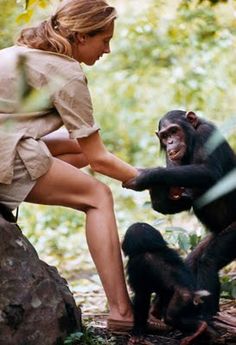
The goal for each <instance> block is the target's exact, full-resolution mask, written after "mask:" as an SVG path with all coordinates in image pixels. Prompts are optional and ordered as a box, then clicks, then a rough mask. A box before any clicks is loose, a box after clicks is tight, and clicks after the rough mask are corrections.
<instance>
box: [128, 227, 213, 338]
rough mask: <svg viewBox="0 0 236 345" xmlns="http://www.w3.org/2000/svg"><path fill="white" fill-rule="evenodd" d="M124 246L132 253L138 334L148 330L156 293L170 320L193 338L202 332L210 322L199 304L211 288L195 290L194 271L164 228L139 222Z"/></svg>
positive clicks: (158, 305)
mask: <svg viewBox="0 0 236 345" xmlns="http://www.w3.org/2000/svg"><path fill="white" fill-rule="evenodd" d="M122 249H123V252H124V254H125V255H126V256H128V262H127V268H126V269H127V275H128V281H129V284H130V286H131V288H132V290H133V292H134V300H133V305H134V329H133V333H134V336H135V337H139V336H141V335H142V334H144V333H145V332H146V327H147V320H148V315H149V310H150V304H151V294H152V293H156V295H157V297H158V298H157V299H156V305H155V306H154V309H158V314H160V316H161V317H163V318H164V320H165V322H166V323H167V324H170V325H172V326H174V327H175V328H178V329H180V330H181V331H183V332H187V333H192V335H191V337H190V338H191V339H190V341H192V339H193V338H195V337H196V336H198V335H199V334H200V333H202V332H203V331H204V330H205V329H206V324H205V323H204V322H203V321H201V320H200V317H199V310H198V306H197V305H198V304H199V303H200V302H201V299H200V296H203V295H207V292H206V291H196V290H195V285H196V284H195V280H194V277H193V276H192V273H191V272H190V270H189V269H188V267H187V266H186V265H185V264H184V262H183V260H182V259H181V257H180V256H179V255H178V254H177V252H176V251H175V250H173V249H171V248H169V247H168V245H167V243H166V241H165V240H164V239H163V237H162V235H161V234H160V232H159V231H158V230H156V229H155V228H153V227H152V226H150V225H149V224H146V223H135V224H133V225H132V226H130V227H129V228H128V230H127V232H126V234H125V237H124V241H123V243H122ZM134 341H135V340H132V344H133V343H135V342H134ZM137 344H138V338H137ZM185 344H186V338H185Z"/></svg>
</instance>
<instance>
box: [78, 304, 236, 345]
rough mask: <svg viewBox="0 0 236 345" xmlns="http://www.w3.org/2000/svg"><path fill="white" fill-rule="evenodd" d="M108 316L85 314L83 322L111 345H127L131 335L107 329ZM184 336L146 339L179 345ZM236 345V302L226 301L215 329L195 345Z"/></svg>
mask: <svg viewBox="0 0 236 345" xmlns="http://www.w3.org/2000/svg"><path fill="white" fill-rule="evenodd" d="M106 316H107V315H106V314H102V315H101V314H97V315H92V314H85V315H83V320H84V323H85V324H86V325H89V327H90V328H91V329H92V331H93V333H94V334H95V335H97V336H100V337H102V338H103V339H104V342H105V343H106V341H107V343H108V344H109V341H110V339H114V340H113V341H114V344H116V345H127V341H128V339H129V337H130V335H129V334H125V335H124V334H122V335H114V334H111V333H110V332H108V330H107V328H106ZM181 338H182V334H181V333H180V332H179V331H176V330H169V331H163V330H162V331H160V332H158V333H156V334H148V335H147V337H146V338H145V339H146V340H147V341H149V343H150V345H179V344H180V340H181ZM223 344H225V345H236V301H235V300H225V301H223V302H222V303H221V308H220V312H219V313H218V315H217V316H216V318H215V321H214V329H211V331H210V332H207V333H206V334H204V335H203V336H201V337H200V338H198V339H197V340H195V341H194V343H193V345H223Z"/></svg>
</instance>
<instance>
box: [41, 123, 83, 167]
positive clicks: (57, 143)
mask: <svg viewBox="0 0 236 345" xmlns="http://www.w3.org/2000/svg"><path fill="white" fill-rule="evenodd" d="M42 139H43V141H44V142H45V144H46V145H47V147H48V148H49V150H50V152H51V154H52V155H53V156H54V157H56V158H59V159H61V160H63V161H65V162H67V163H69V164H71V165H74V166H75V167H77V168H82V167H84V166H86V165H88V161H87V158H86V157H85V155H84V154H83V152H82V151H81V149H80V146H79V144H78V141H77V140H75V139H69V134H68V132H67V131H66V130H65V129H59V130H58V131H55V132H53V133H51V134H49V135H46V136H45V137H43V138H42Z"/></svg>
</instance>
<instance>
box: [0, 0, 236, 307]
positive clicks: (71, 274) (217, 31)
mask: <svg viewBox="0 0 236 345" xmlns="http://www.w3.org/2000/svg"><path fill="white" fill-rule="evenodd" d="M110 3H112V4H114V5H115V6H116V7H117V9H118V13H119V17H118V18H117V20H116V29H115V35H114V38H113V40H112V42H111V48H112V54H109V55H108V56H106V57H104V58H103V59H102V60H101V61H99V62H97V63H96V65H95V66H93V67H92V68H91V67H87V66H84V67H83V68H84V70H85V72H86V75H87V78H88V81H89V87H90V91H91V95H92V100H93V104H94V112H95V118H96V121H97V122H98V123H99V124H100V126H101V135H102V137H103V140H104V142H105V144H106V146H107V147H108V148H109V150H110V151H112V152H113V153H115V154H116V155H117V156H119V157H121V158H122V159H124V160H126V161H127V162H129V163H131V164H133V165H134V166H137V167H151V166H155V165H158V164H159V165H162V164H164V161H163V157H162V156H161V155H160V152H159V146H158V141H157V139H156V136H155V129H156V126H157V121H158V119H159V118H160V117H161V116H162V115H163V114H164V113H165V112H167V111H169V110H173V109H186V110H193V111H195V112H196V113H197V114H199V115H200V116H203V117H204V118H207V119H209V120H213V121H214V122H215V123H216V124H217V125H218V126H219V127H220V128H221V130H222V132H223V134H224V135H225V136H226V138H227V139H228V140H229V142H230V144H231V145H232V146H233V148H234V149H235V150H236V134H235V130H236V50H235V48H236V2H235V1H232V0H228V1H194V0H192V1H187V0H185V1H184V0H182V1H181V0H166V1H162V0H142V1H141V0H139V1H137V0H116V1H115V0H114V1H112V0H111V1H110ZM55 6H56V2H55V1H49V0H28V1H27V2H26V3H25V1H23V0H17V1H15V0H0V48H4V47H7V46H9V45H11V44H13V42H14V40H15V38H16V37H17V34H18V33H19V31H20V29H21V28H22V27H24V26H27V25H33V24H34V23H37V22H38V21H39V20H41V19H44V18H47V16H48V14H49V13H51V11H53V9H54V8H55ZM85 170H86V171H87V172H88V173H92V172H91V171H90V170H89V169H85ZM96 177H97V178H98V179H100V180H102V181H104V182H106V183H107V184H109V186H110V187H111V189H112V191H113V194H114V200H115V210H116V216H117V222H118V226H119V232H120V237H121V238H122V236H123V234H124V232H125V230H126V228H127V227H128V226H129V225H130V224H131V223H133V222H136V221H145V222H148V223H150V224H152V225H154V226H156V227H158V228H159V229H160V230H161V231H162V232H163V234H164V236H165V238H166V239H167V240H168V241H169V243H170V244H171V245H172V246H174V247H175V248H177V249H179V250H180V252H181V254H183V255H185V254H186V253H187V252H188V251H189V250H191V249H192V248H193V247H194V246H195V245H196V244H197V243H198V241H199V240H200V239H201V238H202V236H203V235H204V233H205V230H204V229H203V227H202V225H201V224H199V223H198V221H197V220H196V218H195V217H194V216H193V215H191V214H188V213H185V212H183V213H181V214H178V215H174V216H165V217H164V216H163V215H161V214H158V213H157V212H154V211H152V210H151V207H150V202H149V195H148V193H147V192H142V193H137V192H133V191H128V190H124V189H122V188H121V185H120V183H118V182H116V181H113V180H112V179H109V178H106V177H104V176H101V175H98V174H96ZM19 225H20V226H21V228H22V230H23V232H24V234H25V235H26V236H27V237H28V238H29V239H30V241H31V242H32V243H33V244H34V245H35V247H36V249H37V251H38V253H39V255H40V257H41V258H42V259H43V260H45V261H46V262H48V263H49V264H52V265H55V266H57V268H58V269H59V271H60V273H61V274H62V275H63V276H64V277H65V278H66V279H67V280H68V283H69V284H70V287H71V289H72V290H73V292H74V293H75V297H76V298H77V300H78V303H81V304H82V305H83V310H84V311H85V312H89V311H93V312H94V311H96V310H98V311H101V310H105V308H106V305H105V298H104V293H103V291H102V289H101V285H100V282H99V279H98V277H97V274H96V271H95V268H94V265H93V263H92V261H91V258H90V256H89V253H88V249H87V245H86V242H85V234H84V215H83V214H82V213H78V212H76V211H73V210H69V209H66V208H60V207H46V206H36V205H30V206H29V205H28V204H23V205H22V206H21V207H20V213H19ZM235 271H236V270H235V265H234V264H232V265H230V266H229V267H227V268H226V269H225V270H224V271H223V272H222V296H225V297H236V283H235V276H236V272H235Z"/></svg>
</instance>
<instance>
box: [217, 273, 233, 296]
mask: <svg viewBox="0 0 236 345" xmlns="http://www.w3.org/2000/svg"><path fill="white" fill-rule="evenodd" d="M220 280H221V296H222V297H224V298H235V299H236V276H235V275H233V276H231V275H230V274H225V275H222V276H221V279H220Z"/></svg>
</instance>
